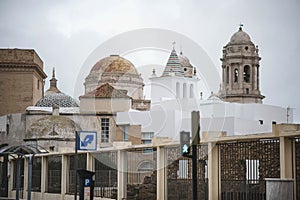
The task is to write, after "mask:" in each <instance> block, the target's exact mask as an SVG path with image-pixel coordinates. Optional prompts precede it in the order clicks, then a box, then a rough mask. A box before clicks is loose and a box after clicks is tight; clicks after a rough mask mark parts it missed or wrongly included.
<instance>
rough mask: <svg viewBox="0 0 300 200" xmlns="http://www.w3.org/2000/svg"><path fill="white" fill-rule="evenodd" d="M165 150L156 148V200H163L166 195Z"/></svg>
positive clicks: (159, 147) (160, 147)
mask: <svg viewBox="0 0 300 200" xmlns="http://www.w3.org/2000/svg"><path fill="white" fill-rule="evenodd" d="M165 167H166V166H165V148H164V147H162V146H158V147H157V174H156V176H157V179H156V181H157V184H156V193H157V195H156V199H157V200H164V199H165V196H166V194H167V192H166V191H167V190H166V183H165V181H166V176H165Z"/></svg>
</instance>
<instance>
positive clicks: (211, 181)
mask: <svg viewBox="0 0 300 200" xmlns="http://www.w3.org/2000/svg"><path fill="white" fill-rule="evenodd" d="M208 188H209V190H208V199H209V200H215V199H219V147H218V146H217V145H216V143H215V142H209V143H208Z"/></svg>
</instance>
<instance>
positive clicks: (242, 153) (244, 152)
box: [218, 139, 280, 200]
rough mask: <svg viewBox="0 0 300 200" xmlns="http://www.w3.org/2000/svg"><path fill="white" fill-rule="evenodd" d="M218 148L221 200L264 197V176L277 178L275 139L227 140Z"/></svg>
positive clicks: (243, 199)
mask: <svg viewBox="0 0 300 200" xmlns="http://www.w3.org/2000/svg"><path fill="white" fill-rule="evenodd" d="M218 145H219V147H220V162H221V163H220V167H221V169H220V176H221V199H223V200H248V199H249V200H250V199H253V200H256V199H259V200H260V199H262V200H264V199H266V183H265V178H279V177H280V153H279V140H278V139H268V140H257V141H249V142H229V143H221V144H218Z"/></svg>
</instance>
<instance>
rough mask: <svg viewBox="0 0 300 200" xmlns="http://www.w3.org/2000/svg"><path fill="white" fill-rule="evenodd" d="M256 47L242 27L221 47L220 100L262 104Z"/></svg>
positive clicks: (258, 59)
mask: <svg viewBox="0 0 300 200" xmlns="http://www.w3.org/2000/svg"><path fill="white" fill-rule="evenodd" d="M260 60H261V58H260V57H259V55H258V47H257V46H255V45H254V44H253V42H252V41H251V39H250V36H249V35H248V34H247V33H246V32H244V31H243V29H242V25H240V27H239V30H238V31H237V32H236V33H234V34H233V36H232V37H231V39H230V42H229V43H228V44H227V45H226V46H224V47H223V57H222V58H221V61H222V84H221V88H220V98H221V99H222V100H224V101H228V102H238V103H262V100H263V99H264V98H265V97H264V96H263V95H261V93H260V87H259V67H260V65H259V61H260Z"/></svg>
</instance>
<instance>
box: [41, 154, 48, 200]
mask: <svg viewBox="0 0 300 200" xmlns="http://www.w3.org/2000/svg"><path fill="white" fill-rule="evenodd" d="M46 177H47V157H46V156H42V159H41V193H42V194H41V199H44V194H45V192H46V181H47V180H46Z"/></svg>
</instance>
